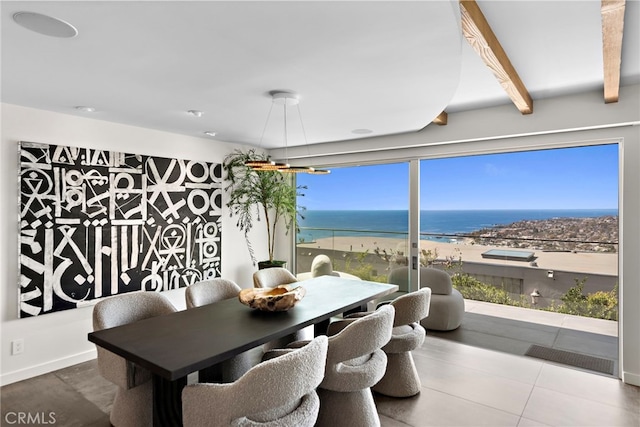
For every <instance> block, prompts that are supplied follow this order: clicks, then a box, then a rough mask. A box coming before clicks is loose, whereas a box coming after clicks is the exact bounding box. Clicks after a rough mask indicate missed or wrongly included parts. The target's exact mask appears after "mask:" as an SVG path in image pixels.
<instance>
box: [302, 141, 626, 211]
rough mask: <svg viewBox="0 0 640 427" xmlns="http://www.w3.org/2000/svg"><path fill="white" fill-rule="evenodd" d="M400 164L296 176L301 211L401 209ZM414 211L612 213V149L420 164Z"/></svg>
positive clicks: (404, 170)
mask: <svg viewBox="0 0 640 427" xmlns="http://www.w3.org/2000/svg"><path fill="white" fill-rule="evenodd" d="M408 175H409V166H408V164H407V163H397V164H389V165H376V166H361V167H351V168H336V169H332V170H331V174H330V175H307V174H299V175H298V184H299V185H307V186H308V189H307V190H304V193H305V196H304V197H302V198H301V199H300V200H299V203H300V204H301V205H302V206H305V207H306V208H307V209H309V210H316V209H328V210H352V209H353V210H356V209H364V210H373V209H375V210H383V209H407V200H408ZM420 199H421V203H422V206H421V209H615V208H617V207H618V146H617V145H616V144H610V145H599V146H591V147H578V148H563V149H554V150H539V151H530V152H522V153H507V154H491V155H483V156H468V157H457V158H449V159H434V160H424V161H422V162H421V168H420Z"/></svg>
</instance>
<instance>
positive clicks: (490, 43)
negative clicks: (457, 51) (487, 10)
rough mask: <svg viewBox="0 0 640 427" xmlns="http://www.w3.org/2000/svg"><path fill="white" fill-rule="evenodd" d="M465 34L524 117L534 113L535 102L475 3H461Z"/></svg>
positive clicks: (462, 0)
mask: <svg viewBox="0 0 640 427" xmlns="http://www.w3.org/2000/svg"><path fill="white" fill-rule="evenodd" d="M460 13H461V17H462V33H463V34H464V37H465V38H466V39H467V41H468V42H469V44H470V45H471V47H472V48H473V50H475V51H476V53H477V54H478V55H480V58H482V60H483V61H484V63H485V64H486V65H487V67H489V68H490V69H491V71H492V72H493V74H494V75H495V77H496V79H498V82H499V83H500V85H501V86H502V88H503V89H504V90H505V91H506V92H507V95H509V98H511V101H513V103H514V104H515V106H516V107H517V108H518V110H520V112H521V113H522V114H531V113H533V100H532V99H531V96H530V95H529V92H528V91H527V88H526V87H525V86H524V83H522V80H520V77H519V76H518V73H517V72H516V70H515V68H514V67H513V65H511V61H510V60H509V57H508V56H507V54H506V53H505V52H504V49H502V46H501V45H500V42H499V41H498V38H497V37H496V35H495V34H494V33H493V30H491V27H490V26H489V23H488V22H487V20H486V18H485V17H484V15H483V14H482V11H481V10H480V7H479V6H478V4H477V3H476V2H475V0H460Z"/></svg>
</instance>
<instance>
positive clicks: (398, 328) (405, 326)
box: [372, 288, 431, 397]
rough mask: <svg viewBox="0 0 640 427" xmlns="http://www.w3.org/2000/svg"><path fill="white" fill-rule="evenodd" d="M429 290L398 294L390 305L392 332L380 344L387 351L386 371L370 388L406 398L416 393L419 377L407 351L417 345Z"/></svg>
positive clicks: (422, 331)
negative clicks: (392, 311)
mask: <svg viewBox="0 0 640 427" xmlns="http://www.w3.org/2000/svg"><path fill="white" fill-rule="evenodd" d="M430 301H431V289H430V288H422V289H420V290H418V291H416V292H411V293H408V294H405V295H402V296H399V297H398V298H396V299H395V300H393V301H392V302H391V303H390V305H392V306H393V307H394V308H395V318H394V321H393V332H392V333H391V339H390V340H389V343H388V344H386V345H385V346H384V347H382V350H383V351H384V352H385V353H386V354H387V370H386V372H385V374H384V376H383V377H382V379H381V380H380V381H379V382H378V383H377V384H376V385H374V386H373V387H372V389H373V391H375V392H377V393H381V394H384V395H386V396H392V397H409V396H414V395H416V394H418V393H419V392H420V387H421V384H420V377H419V376H418V371H417V370H416V366H415V363H414V361H413V356H412V354H411V351H413V350H415V349H416V348H418V347H420V346H421V345H422V344H423V343H424V340H425V337H426V331H425V329H424V328H423V327H422V326H421V325H420V321H421V320H422V319H424V318H425V317H427V316H428V315H429V303H430Z"/></svg>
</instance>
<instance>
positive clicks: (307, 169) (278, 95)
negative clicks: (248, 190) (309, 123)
mask: <svg viewBox="0 0 640 427" xmlns="http://www.w3.org/2000/svg"><path fill="white" fill-rule="evenodd" d="M271 98H272V104H271V109H270V110H269V114H268V115H267V121H266V123H265V129H266V127H267V124H268V122H269V117H271V111H272V110H273V105H282V108H283V112H284V149H285V159H287V157H288V156H287V150H288V146H289V144H288V132H287V107H288V106H293V105H296V106H298V104H299V102H300V101H299V98H298V95H297V94H296V93H293V92H281V91H273V92H271ZM298 117H299V118H300V123H301V125H302V133H303V135H304V141H305V145H307V147H308V142H307V135H306V132H305V131H304V124H303V122H302V114H300V107H299V106H298ZM262 137H264V130H263V131H262ZM262 137H261V138H260V142H261V143H262ZM245 166H248V167H250V168H252V169H253V170H255V171H258V172H261V171H278V172H282V173H309V174H314V175H326V174H328V173H330V172H331V171H330V170H328V169H315V168H313V167H311V166H291V165H289V162H288V161H287V160H285V162H284V163H276V162H274V161H272V160H270V159H267V160H252V161H247V162H245Z"/></svg>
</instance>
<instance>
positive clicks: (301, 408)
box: [182, 336, 327, 427]
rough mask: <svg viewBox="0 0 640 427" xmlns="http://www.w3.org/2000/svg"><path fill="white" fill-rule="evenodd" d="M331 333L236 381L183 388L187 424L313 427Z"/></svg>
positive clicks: (186, 425) (270, 361) (273, 360)
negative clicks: (317, 389)
mask: <svg viewBox="0 0 640 427" xmlns="http://www.w3.org/2000/svg"><path fill="white" fill-rule="evenodd" d="M326 356H327V337H325V336H319V337H318V338H316V339H314V340H313V341H311V342H310V343H309V344H307V345H305V346H304V347H302V348H300V349H297V350H289V351H288V352H286V353H285V354H282V355H281V356H279V357H276V358H273V359H270V360H267V361H265V362H262V363H260V364H258V365H256V366H254V367H253V368H251V369H250V370H249V371H248V372H247V373H246V374H244V375H243V376H242V377H241V378H240V379H238V380H237V381H235V382H233V383H230V384H192V385H188V386H186V387H185V388H184V389H183V390H182V414H183V423H184V426H185V427H201V426H212V427H223V426H224V427H227V426H231V425H233V426H241V427H245V426H246V427H258V426H265V427H267V426H268V427H276V426H277V427H312V426H314V425H315V422H316V418H317V415H318V408H319V406H320V401H319V399H318V395H317V393H316V391H315V389H316V387H317V386H318V384H320V382H321V381H322V378H323V375H324V371H325V360H326Z"/></svg>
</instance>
